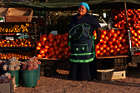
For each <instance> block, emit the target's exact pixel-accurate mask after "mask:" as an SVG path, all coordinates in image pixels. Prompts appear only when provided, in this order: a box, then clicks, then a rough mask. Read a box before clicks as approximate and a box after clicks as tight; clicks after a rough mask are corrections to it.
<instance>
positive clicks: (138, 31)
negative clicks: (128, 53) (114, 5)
mask: <svg viewBox="0 0 140 93" xmlns="http://www.w3.org/2000/svg"><path fill="white" fill-rule="evenodd" d="M127 15H128V27H129V29H130V31H131V40H132V47H140V36H139V35H140V9H128V10H127ZM114 22H115V23H114V26H115V27H117V28H121V29H125V27H126V18H125V11H124V10H122V11H121V12H120V13H118V14H117V15H116V16H115V17H114Z"/></svg>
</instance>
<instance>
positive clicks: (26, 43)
mask: <svg viewBox="0 0 140 93" xmlns="http://www.w3.org/2000/svg"><path fill="white" fill-rule="evenodd" d="M34 46H35V45H34V44H33V43H32V42H31V41H30V40H28V39H16V40H6V39H0V47H34Z"/></svg>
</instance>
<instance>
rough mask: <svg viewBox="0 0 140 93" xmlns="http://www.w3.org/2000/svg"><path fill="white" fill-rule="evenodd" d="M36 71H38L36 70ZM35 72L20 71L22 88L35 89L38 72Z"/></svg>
mask: <svg viewBox="0 0 140 93" xmlns="http://www.w3.org/2000/svg"><path fill="white" fill-rule="evenodd" d="M37 70H38V69H37ZM37 70H23V71H21V72H22V73H21V76H22V77H21V78H22V85H23V86H24V87H35V86H36V85H37V79H38V76H37V75H38V71H37Z"/></svg>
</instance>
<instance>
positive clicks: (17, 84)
mask: <svg viewBox="0 0 140 93" xmlns="http://www.w3.org/2000/svg"><path fill="white" fill-rule="evenodd" d="M9 73H11V76H12V78H13V77H15V84H16V87H18V86H19V70H14V71H9Z"/></svg>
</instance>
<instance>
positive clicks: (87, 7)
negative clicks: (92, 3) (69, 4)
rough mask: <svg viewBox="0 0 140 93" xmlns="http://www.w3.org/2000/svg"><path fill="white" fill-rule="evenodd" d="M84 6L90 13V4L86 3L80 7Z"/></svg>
mask: <svg viewBox="0 0 140 93" xmlns="http://www.w3.org/2000/svg"><path fill="white" fill-rule="evenodd" d="M81 5H82V6H84V7H85V8H86V9H87V10H88V11H89V10H90V7H89V5H88V3H86V2H81V3H80V6H81Z"/></svg>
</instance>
